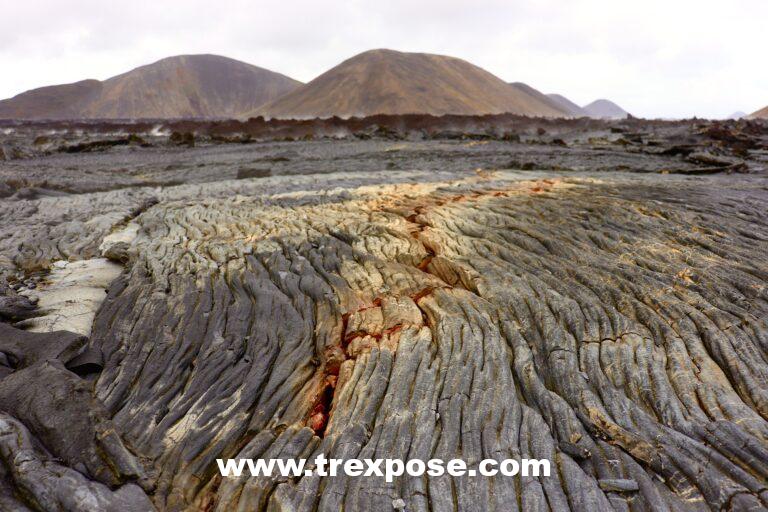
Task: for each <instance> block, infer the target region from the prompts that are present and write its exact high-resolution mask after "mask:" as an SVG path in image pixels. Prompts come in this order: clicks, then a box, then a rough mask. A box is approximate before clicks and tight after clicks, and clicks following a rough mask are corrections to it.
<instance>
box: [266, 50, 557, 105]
mask: <svg viewBox="0 0 768 512" xmlns="http://www.w3.org/2000/svg"><path fill="white" fill-rule="evenodd" d="M504 112H512V113H517V114H526V115H531V116H552V117H558V116H563V115H565V114H566V113H565V112H564V111H563V110H561V109H558V108H556V107H555V106H554V105H552V104H550V103H548V102H544V101H542V100H541V99H540V98H537V97H535V96H531V95H530V94H528V93H526V92H525V91H522V90H519V89H517V88H515V87H510V85H509V84H507V83H506V82H504V81H503V80H501V79H500V78H498V77H496V76H494V75H492V74H491V73H489V72H487V71H485V70H483V69H481V68H479V67H477V66H475V65H472V64H470V63H469V62H466V61H463V60H461V59H457V58H454V57H446V56H443V55H431V54H426V53H403V52H397V51H393V50H371V51H367V52H364V53H361V54H359V55H356V56H354V57H352V58H351V59H348V60H346V61H344V62H342V63H341V64H339V65H338V66H336V67H334V68H332V69H330V70H329V71H326V72H325V73H323V74H322V75H320V76H319V77H317V78H315V79H314V80H312V81H311V82H309V83H308V84H306V85H305V86H303V87H300V88H298V89H296V90H295V91H293V92H290V93H288V94H286V95H285V96H283V97H281V98H278V99H277V100H275V101H273V102H271V103H268V104H267V105H265V106H264V107H262V108H260V109H258V110H256V111H254V114H262V115H265V116H266V117H277V118H297V119H301V118H311V117H331V116H334V115H336V116H340V117H351V116H366V115H373V114H409V113H427V114H434V115H442V114H475V115H477V114H497V113H504Z"/></svg>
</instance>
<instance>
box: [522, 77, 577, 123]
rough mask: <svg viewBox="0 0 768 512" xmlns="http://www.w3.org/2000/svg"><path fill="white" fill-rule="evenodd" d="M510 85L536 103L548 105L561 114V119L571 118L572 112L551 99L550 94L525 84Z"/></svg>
mask: <svg viewBox="0 0 768 512" xmlns="http://www.w3.org/2000/svg"><path fill="white" fill-rule="evenodd" d="M509 85H511V86H512V87H514V88H515V89H517V90H518V91H520V92H522V93H523V94H527V95H528V96H531V97H532V98H535V99H536V101H538V102H540V103H543V104H545V105H548V106H549V107H550V108H552V109H554V110H557V111H558V112H561V115H560V116H559V117H563V116H565V117H571V112H570V111H569V110H568V109H567V108H565V107H563V105H561V104H560V103H559V102H558V101H556V100H555V99H554V98H551V97H550V96H549V95H548V94H544V93H543V92H541V91H539V90H537V89H534V88H533V87H531V86H530V85H528V84H525V83H523V82H512V83H510V84H509Z"/></svg>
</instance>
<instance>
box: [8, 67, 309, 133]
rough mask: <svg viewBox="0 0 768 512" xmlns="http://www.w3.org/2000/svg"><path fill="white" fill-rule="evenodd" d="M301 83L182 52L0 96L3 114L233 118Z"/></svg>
mask: <svg viewBox="0 0 768 512" xmlns="http://www.w3.org/2000/svg"><path fill="white" fill-rule="evenodd" d="M299 85H301V83H300V82H298V81H296V80H293V79H292V78H289V77H287V76H285V75H281V74H279V73H275V72H273V71H269V70H266V69H263V68H259V67H257V66H253V65H251V64H247V63H245V62H240V61H237V60H234V59H230V58H227V57H221V56H218V55H207V54H205V55H180V56H176V57H168V58H165V59H162V60H159V61H157V62H155V63H152V64H148V65H146V66H141V67H138V68H136V69H133V70H131V71H128V72H127V73H123V74H121V75H118V76H115V77H112V78H110V79H108V80H105V81H103V82H101V81H98V80H84V81H81V82H75V83H73V84H65V85H54V86H49V87H42V88H39V89H33V90H31V91H27V92H24V93H22V94H19V95H17V96H15V97H13V98H10V99H7V100H3V101H0V118H13V119H75V118H78V119H118V118H125V119H142V118H231V117H237V116H240V115H242V114H243V113H245V112H249V111H251V110H253V109H255V108H257V107H259V106H260V105H262V104H264V103H266V102H268V101H270V100H273V99H274V98H276V97H278V96H281V95H283V94H285V93H287V92H290V91H291V90H293V89H295V88H296V87H298V86H299Z"/></svg>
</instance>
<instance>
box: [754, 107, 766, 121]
mask: <svg viewBox="0 0 768 512" xmlns="http://www.w3.org/2000/svg"><path fill="white" fill-rule="evenodd" d="M749 118H750V119H768V107H765V108H763V109H760V110H758V111H757V112H753V113H752V114H750V115H749Z"/></svg>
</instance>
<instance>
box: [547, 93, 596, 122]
mask: <svg viewBox="0 0 768 512" xmlns="http://www.w3.org/2000/svg"><path fill="white" fill-rule="evenodd" d="M547 96H548V97H549V98H550V99H551V100H552V101H554V102H555V103H557V104H558V105H559V106H560V108H563V109H565V110H566V111H567V112H569V113H570V114H571V115H572V116H574V117H589V116H588V115H587V113H586V112H585V111H584V109H583V108H581V107H580V106H578V105H577V104H575V103H574V102H572V101H571V100H569V99H568V98H566V97H565V96H563V95H562V94H547Z"/></svg>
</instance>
